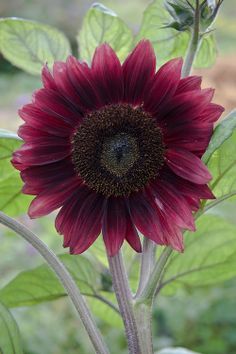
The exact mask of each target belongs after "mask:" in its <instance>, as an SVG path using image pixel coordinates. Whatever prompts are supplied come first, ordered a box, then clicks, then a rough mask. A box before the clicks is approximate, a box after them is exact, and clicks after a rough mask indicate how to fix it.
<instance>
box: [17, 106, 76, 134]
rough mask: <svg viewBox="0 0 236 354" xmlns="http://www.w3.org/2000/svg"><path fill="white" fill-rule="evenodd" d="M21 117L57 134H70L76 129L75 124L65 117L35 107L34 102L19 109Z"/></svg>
mask: <svg viewBox="0 0 236 354" xmlns="http://www.w3.org/2000/svg"><path fill="white" fill-rule="evenodd" d="M19 115H20V117H21V118H22V119H23V120H24V121H25V122H26V123H27V124H28V125H31V126H32V127H34V128H35V129H39V130H41V131H45V132H47V133H50V134H53V135H56V136H63V137H64V136H69V135H70V134H72V133H73V131H74V124H73V122H71V121H66V122H65V120H64V118H63V119H62V118H60V117H55V116H52V115H50V114H47V113H46V112H43V111H41V110H40V109H39V108H37V107H35V105H34V104H27V105H25V106H24V107H23V108H22V109H21V110H19Z"/></svg>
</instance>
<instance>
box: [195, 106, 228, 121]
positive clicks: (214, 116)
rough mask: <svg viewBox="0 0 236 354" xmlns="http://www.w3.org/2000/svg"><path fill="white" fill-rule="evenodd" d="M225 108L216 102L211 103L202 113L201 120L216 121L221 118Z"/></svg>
mask: <svg viewBox="0 0 236 354" xmlns="http://www.w3.org/2000/svg"><path fill="white" fill-rule="evenodd" d="M224 110H225V109H224V107H222V106H219V105H218V104H215V103H210V104H209V105H208V106H207V107H206V109H205V110H204V112H202V114H201V115H200V117H199V120H201V121H202V122H206V123H215V122H216V121H217V120H218V119H219V118H220V116H221V115H222V113H223V112H224Z"/></svg>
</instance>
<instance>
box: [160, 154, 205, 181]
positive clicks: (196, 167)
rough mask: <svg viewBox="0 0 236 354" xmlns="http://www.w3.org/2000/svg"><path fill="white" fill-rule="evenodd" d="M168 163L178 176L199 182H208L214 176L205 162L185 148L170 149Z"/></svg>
mask: <svg viewBox="0 0 236 354" xmlns="http://www.w3.org/2000/svg"><path fill="white" fill-rule="evenodd" d="M166 163H167V165H168V166H169V167H170V169H171V170H172V171H173V172H174V173H176V174H177V175H178V176H180V177H182V178H184V179H186V180H188V181H190V182H194V183H197V184H206V183H208V182H209V181H210V180H211V179H212V176H211V174H210V172H209V171H208V169H207V167H206V166H205V165H204V164H203V162H202V161H201V160H200V159H199V158H198V157H197V156H195V155H194V154H192V153H191V152H189V151H187V150H184V149H174V150H173V149H168V150H167V152H166Z"/></svg>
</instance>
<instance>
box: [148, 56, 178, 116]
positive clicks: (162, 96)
mask: <svg viewBox="0 0 236 354" xmlns="http://www.w3.org/2000/svg"><path fill="white" fill-rule="evenodd" d="M182 65H183V59H181V58H178V59H173V60H170V61H169V62H168V63H166V64H164V65H163V66H162V67H161V68H160V69H159V70H158V72H157V73H156V75H155V77H154V79H153V82H152V85H150V87H149V88H148V90H147V91H146V97H145V100H144V108H145V109H146V110H147V111H149V112H151V113H153V114H154V115H155V114H157V112H158V111H160V110H161V108H162V107H163V106H165V104H166V103H167V102H168V101H169V100H170V99H171V98H172V96H173V95H174V93H175V91H176V89H177V87H178V84H179V80H180V76H181V69H182Z"/></svg>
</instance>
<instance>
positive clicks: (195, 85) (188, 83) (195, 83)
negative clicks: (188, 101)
mask: <svg viewBox="0 0 236 354" xmlns="http://www.w3.org/2000/svg"><path fill="white" fill-rule="evenodd" d="M201 83H202V78H201V77H200V76H189V77H185V78H184V79H181V80H180V82H179V85H178V87H177V90H176V92H175V95H179V94H181V93H184V92H188V91H193V90H200V89H201Z"/></svg>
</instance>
